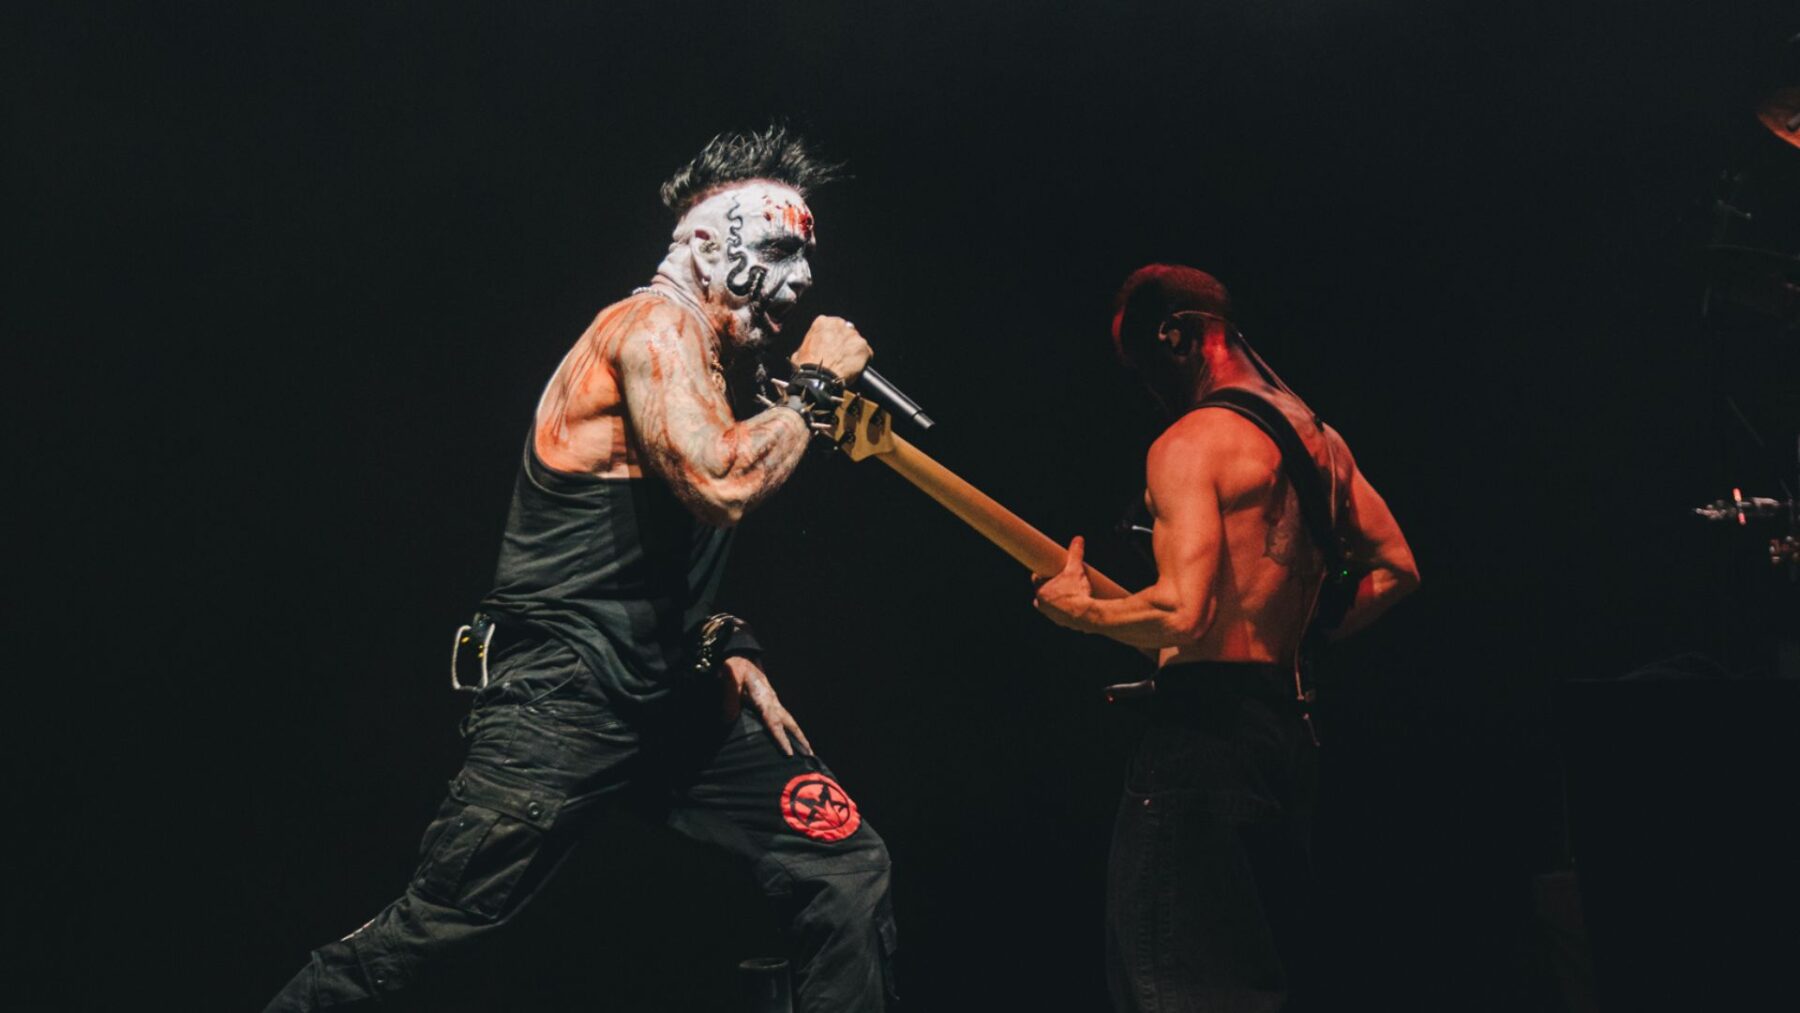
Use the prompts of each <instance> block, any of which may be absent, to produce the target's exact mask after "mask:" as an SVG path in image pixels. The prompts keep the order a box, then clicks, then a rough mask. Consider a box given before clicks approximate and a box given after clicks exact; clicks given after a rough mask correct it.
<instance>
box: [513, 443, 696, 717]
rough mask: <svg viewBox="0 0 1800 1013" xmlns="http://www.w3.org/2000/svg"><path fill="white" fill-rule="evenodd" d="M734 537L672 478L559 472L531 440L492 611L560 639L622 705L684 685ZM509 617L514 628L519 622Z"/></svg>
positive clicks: (515, 494) (515, 493)
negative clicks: (706, 519) (685, 497)
mask: <svg viewBox="0 0 1800 1013" xmlns="http://www.w3.org/2000/svg"><path fill="white" fill-rule="evenodd" d="M730 543H731V530H730V529H721V528H714V527H709V526H707V525H705V524H702V523H701V522H700V521H699V520H697V519H696V518H695V517H694V515H693V514H691V513H689V512H688V510H687V508H686V507H684V506H682V504H681V502H680V501H679V500H677V499H676V498H675V494H674V493H673V492H671V491H670V489H669V487H668V485H667V483H665V482H664V481H663V480H662V479H661V478H658V477H654V476H649V475H646V476H645V477H644V478H631V479H626V478H597V477H594V476H591V475H576V474H569V473H567V472H561V471H557V470H555V469H553V468H551V467H549V466H548V465H546V464H544V463H543V462H542V461H541V460H539V459H538V456H537V451H536V449H535V448H534V447H533V445H532V440H531V438H530V437H527V439H526V441H525V458H524V463H523V465H522V466H521V467H520V469H519V478H518V481H517V483H515V484H514V486H513V499H512V507H511V509H510V510H509V511H508V512H507V518H506V534H505V536H504V537H503V538H502V539H501V542H500V561H499V563H498V564H497V565H496V566H495V570H494V590H493V592H492V593H490V594H489V595H488V596H487V598H486V599H485V600H483V602H482V604H481V608H482V611H484V612H487V613H489V614H490V615H494V616H496V617H497V618H498V619H499V620H500V631H499V633H498V634H496V647H497V648H498V647H502V646H503V645H501V644H499V643H498V641H499V640H501V639H503V638H505V637H506V636H507V630H508V629H509V628H512V629H517V628H518V627H519V626H525V627H529V628H531V629H533V630H536V631H540V632H542V633H544V634H547V635H549V636H552V637H555V638H556V639H558V640H560V641H562V642H563V643H565V644H567V645H569V647H570V648H571V649H573V650H574V651H575V653H576V654H577V655H579V656H580V657H581V659H582V661H583V662H584V663H586V665H587V666H588V668H589V669H590V670H592V671H593V673H594V675H595V676H596V677H598V678H599V680H600V682H601V684H602V685H603V686H605V687H606V688H607V690H608V691H609V692H611V693H616V694H620V695H622V697H623V698H624V699H623V700H622V701H621V702H625V701H636V702H642V703H647V702H650V701H652V700H654V699H656V698H658V697H660V696H662V695H664V694H665V693H667V692H668V691H669V690H670V689H672V688H673V683H674V681H675V679H677V678H678V677H679V676H680V675H681V674H682V673H683V672H685V671H687V669H688V667H689V665H690V664H691V663H692V657H693V636H692V634H693V632H694V631H695V630H696V628H697V627H698V626H699V624H700V623H701V621H702V620H704V619H705V618H706V616H707V615H708V613H709V612H711V611H712V609H711V602H712V597H713V595H714V593H715V592H716V591H717V590H718V585H719V578H720V576H721V575H722V573H723V572H724V569H725V557H726V555H727V552H728V550H729V548H730ZM509 620H510V622H509Z"/></svg>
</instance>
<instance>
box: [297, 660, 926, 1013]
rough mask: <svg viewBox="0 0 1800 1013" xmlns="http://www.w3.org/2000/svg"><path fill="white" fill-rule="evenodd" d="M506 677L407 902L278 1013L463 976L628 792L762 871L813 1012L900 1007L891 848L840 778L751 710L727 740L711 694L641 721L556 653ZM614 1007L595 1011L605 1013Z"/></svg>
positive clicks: (472, 737) (311, 971)
mask: <svg viewBox="0 0 1800 1013" xmlns="http://www.w3.org/2000/svg"><path fill="white" fill-rule="evenodd" d="M494 669H495V670H494V675H495V681H494V682H493V683H492V684H491V685H489V686H488V688H487V689H485V690H483V691H482V693H481V694H480V695H479V696H478V697H477V699H476V703H475V706H474V709H473V710H472V711H471V713H470V715H469V717H468V719H467V720H466V722H465V724H464V732H465V735H466V736H467V738H468V742H469V752H468V758H467V760H466V761H465V763H464V765H463V768H462V771H461V772H460V773H458V774H457V776H456V778H455V779H454V780H453V781H451V783H450V791H449V797H447V798H446V799H445V800H444V802H443V805H442V806H441V807H440V808H439V810H438V813H437V816H436V818H435V819H433V820H432V822H431V825H430V827H429V828H428V829H427V830H426V831H425V837H424V840H423V842H422V843H421V844H420V849H419V866H418V870H417V872H415V873H414V875H413V877H412V880H411V882H410V883H408V884H407V887H406V892H405V893H404V894H402V895H401V896H400V898H399V899H398V900H396V901H394V902H393V903H392V904H389V905H388V906H387V907H386V908H383V909H382V911H381V912H380V913H379V914H377V915H376V916H375V917H374V919H373V920H371V921H370V922H369V923H368V924H366V925H364V926H363V927H362V928H360V929H357V930H356V931H355V932H353V933H351V934H350V935H349V936H347V937H345V938H344V939H342V940H339V941H338V942H334V943H329V944H327V945H325V946H322V947H320V948H319V949H317V950H315V951H314V952H313V955H312V960H311V962H310V963H309V964H308V965H307V966H306V967H305V968H303V969H302V970H301V971H300V973H299V974H298V975H297V976H296V977H295V978H294V980H293V981H291V982H289V983H288V986H287V987H286V988H285V989H283V990H282V992H281V994H280V995H278V996H276V997H275V999H274V1001H273V1002H271V1003H270V1005H269V1007H268V1010H267V1011H266V1013H298V1011H303V1010H319V1009H330V1008H332V1007H335V1006H340V1005H346V1004H354V1003H359V1002H360V1001H363V1000H377V1001H378V1000H381V999H383V998H387V997H391V996H394V995H396V994H403V993H405V992H406V991H407V989H408V988H409V987H410V986H412V985H414V984H417V983H418V982H419V981H420V980H421V979H422V978H425V977H428V976H429V975H430V974H431V972H432V971H433V970H434V969H436V968H439V967H442V966H445V965H446V964H447V963H448V962H450V961H457V960H463V959H475V960H479V959H480V956H479V948H478V943H479V942H480V941H481V940H482V939H483V938H484V937H485V936H487V935H488V934H490V933H491V932H493V931H494V930H496V929H499V928H500V927H501V926H503V925H505V924H506V923H507V921H508V920H509V919H511V918H512V917H513V915H515V914H516V913H518V911H519V910H520V909H521V908H522V907H523V906H524V905H525V904H526V903H527V902H528V901H529V900H530V899H531V897H532V896H533V894H535V893H536V892H537V891H538V890H539V889H540V888H542V887H543V886H544V885H545V884H546V883H547V882H549V881H550V880H551V878H552V877H553V876H554V874H555V872H556V870H557V868H558V867H559V866H560V865H561V864H562V862H563V860H564V859H565V858H566V857H568V855H569V853H570V850H571V849H572V848H573V847H574V846H575V844H576V843H577V841H578V840H579V838H580V836H581V833H580V829H581V824H582V822H583V821H582V819H581V817H582V815H583V812H584V811H589V807H591V806H592V805H593V804H594V803H597V802H601V801H603V800H607V801H610V800H611V799H613V798H617V797H619V793H620V791H621V789H623V788H625V787H627V786H631V787H632V788H634V789H636V791H635V792H634V794H640V793H644V791H645V789H648V790H649V792H648V793H650V794H652V795H654V796H655V797H656V798H657V799H659V800H661V802H660V805H659V808H660V809H661V811H662V812H663V813H664V814H665V815H666V819H667V822H668V825H669V826H671V827H673V828H674V829H675V830H677V831H679V832H680V833H682V834H685V835H686V836H688V837H691V838H694V839H696V840H699V841H703V842H706V843H708V844H712V845H715V846H718V847H721V848H724V849H725V850H727V851H730V852H732V853H734V854H736V855H739V856H741V857H742V858H743V859H744V860H745V861H746V863H747V864H748V865H749V866H750V868H751V870H752V872H753V873H754V875H755V876H756V879H757V882H758V884H759V885H760V886H761V888H762V891H763V893H764V894H765V895H767V896H768V897H769V899H770V900H771V901H772V902H773V903H774V904H775V906H776V907H777V908H778V910H779V912H780V914H781V915H782V917H783V920H784V922H785V924H786V925H787V927H788V935H789V944H790V949H791V953H790V958H791V959H790V963H791V966H792V968H793V973H794V990H795V996H796V1003H795V1007H796V1009H797V1010H801V1011H805V1013H842V1011H874V1010H882V1009H885V1008H887V1006H888V999H889V998H890V996H891V992H892V970H891V957H892V953H893V948H894V921H893V916H892V914H891V912H890V909H889V902H888V853H887V848H886V846H885V845H884V844H883V843H882V840H881V838H880V836H879V835H877V834H876V833H875V829H874V828H873V827H871V826H869V825H868V823H867V822H864V821H863V820H862V818H861V814H860V813H859V812H858V811H857V810H856V808H855V804H854V803H853V802H852V801H851V800H850V798H849V797H848V796H847V795H845V794H844V792H843V789H842V788H841V787H839V786H838V784H837V782H836V781H835V780H834V779H833V778H832V776H831V772H830V771H829V770H828V769H826V768H825V767H824V766H823V764H821V763H820V762H819V761H818V760H816V759H814V758H812V757H807V756H799V755H796V756H791V757H790V756H786V755H783V754H782V752H781V751H780V749H778V748H777V747H776V745H775V743H774V741H773V740H772V739H771V738H770V736H769V734H768V732H767V731H766V730H765V729H764V728H763V727H762V725H761V724H760V723H758V722H757V721H756V720H755V719H754V718H753V717H752V716H751V715H750V714H749V712H748V711H746V712H745V714H744V715H743V716H742V717H740V719H739V720H738V721H737V722H736V724H734V725H730V726H723V725H721V724H720V723H719V718H718V694H717V692H716V690H714V691H712V692H704V691H705V690H706V689H707V687H699V689H700V690H701V691H702V692H697V693H696V694H694V696H693V699H691V700H685V701H677V702H674V703H671V704H670V705H669V706H668V708H667V709H666V713H663V714H662V715H661V716H660V717H658V718H657V719H655V720H649V719H636V720H633V721H629V722H628V721H626V720H624V719H623V718H621V717H620V716H619V714H618V713H616V709H615V708H614V707H613V706H611V705H610V704H609V703H608V700H607V698H606V696H605V694H604V691H603V690H602V689H601V687H600V685H599V683H598V681H597V680H595V679H594V678H593V676H592V675H591V674H590V673H589V672H588V670H587V668H586V667H585V666H584V665H582V664H581V662H580V661H579V660H578V659H577V658H576V657H575V655H574V654H573V652H571V651H570V650H569V649H568V648H566V647H563V646H562V645H561V644H559V643H557V642H556V641H554V640H543V641H539V642H537V643H535V644H531V645H528V646H523V647H521V648H519V649H517V650H515V651H514V652H513V653H512V654H511V656H510V657H508V656H505V655H501V656H500V657H499V658H498V659H497V660H496V662H495V666H494ZM618 914H624V915H626V916H628V915H629V912H621V913H618ZM615 916H616V915H615ZM605 1000H606V997H605V996H595V997H594V1008H595V1009H603V1008H605V1006H606V1001H605Z"/></svg>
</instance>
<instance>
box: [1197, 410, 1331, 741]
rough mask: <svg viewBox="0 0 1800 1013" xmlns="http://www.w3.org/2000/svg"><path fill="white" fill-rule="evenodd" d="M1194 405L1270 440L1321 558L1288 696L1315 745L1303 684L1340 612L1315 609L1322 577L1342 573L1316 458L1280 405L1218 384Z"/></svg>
mask: <svg viewBox="0 0 1800 1013" xmlns="http://www.w3.org/2000/svg"><path fill="white" fill-rule="evenodd" d="M1194 407H1195V408H1196V409H1199V408H1228V409H1230V410H1232V411H1234V412H1237V413H1238V414H1239V415H1241V416H1243V417H1244V418H1246V419H1249V420H1250V421H1251V422H1253V423H1255V424H1256V426H1257V428H1259V429H1261V430H1262V431H1263V432H1264V433H1265V434H1267V435H1268V437H1269V439H1270V440H1273V441H1274V443H1275V446H1276V448H1277V449H1279V450H1280V451H1281V470H1282V473H1283V474H1285V475H1286V476H1287V479H1288V482H1289V484H1291V485H1292V486H1293V487H1294V497H1295V498H1296V499H1297V500H1299V501H1300V516H1301V518H1302V520H1304V521H1305V523H1306V530H1307V532H1308V533H1309V534H1310V535H1311V536H1312V540H1313V544H1314V545H1316V546H1318V549H1319V555H1320V557H1321V558H1322V559H1323V560H1324V563H1325V573H1324V576H1323V577H1321V578H1320V581H1319V584H1318V586H1317V587H1316V588H1315V590H1314V596H1313V605H1312V612H1313V614H1312V617H1311V620H1310V621H1309V622H1308V624H1307V629H1306V632H1305V633H1304V634H1303V635H1302V637H1301V641H1300V642H1301V650H1300V654H1299V663H1298V665H1297V666H1296V667H1295V670H1294V695H1295V696H1296V697H1297V698H1298V699H1299V701H1300V703H1301V706H1302V709H1303V716H1304V718H1305V720H1306V723H1307V731H1308V733H1309V734H1311V735H1312V739H1313V744H1314V745H1318V742H1319V736H1318V733H1317V731H1315V730H1314V729H1313V726H1312V716H1311V714H1310V713H1307V712H1305V708H1306V707H1307V705H1308V704H1309V703H1310V702H1311V700H1312V687H1311V686H1310V685H1308V683H1310V682H1311V681H1312V680H1311V678H1310V676H1311V668H1312V665H1311V662H1312V658H1313V655H1314V654H1315V653H1316V652H1317V650H1318V649H1319V647H1320V646H1322V645H1323V643H1324V640H1325V635H1326V634H1327V633H1328V632H1329V626H1331V625H1335V624H1336V621H1337V620H1338V619H1341V618H1342V616H1341V615H1334V616H1325V615H1322V612H1324V611H1325V609H1323V608H1321V600H1320V599H1321V598H1323V597H1325V594H1324V592H1325V587H1326V584H1327V582H1329V581H1333V580H1338V579H1340V578H1341V577H1342V576H1343V575H1344V573H1345V564H1344V547H1343V543H1342V542H1340V541H1339V540H1338V537H1337V527H1336V525H1335V524H1333V523H1332V520H1331V501H1330V499H1329V498H1328V494H1327V493H1326V491H1325V481H1324V479H1323V478H1321V477H1320V475H1319V466H1318V463H1317V462H1315V461H1314V460H1313V457H1312V454H1310V453H1308V452H1307V450H1306V444H1305V443H1304V442H1302V441H1301V439H1300V434H1299V433H1297V432H1295V431H1294V425H1293V423H1291V422H1289V421H1288V417H1287V415H1285V414H1284V413H1283V412H1282V411H1281V409H1279V408H1277V407H1275V406H1274V405H1273V404H1270V403H1269V402H1268V401H1267V400H1265V399H1263V398H1261V397H1258V396H1257V395H1255V394H1252V393H1250V392H1249V391H1247V390H1244V389H1242V388H1239V387H1224V388H1221V389H1219V390H1216V391H1214V392H1212V393H1211V394H1209V395H1207V396H1206V399H1205V400H1203V401H1201V402H1200V403H1199V404H1197V405H1195V406H1194Z"/></svg>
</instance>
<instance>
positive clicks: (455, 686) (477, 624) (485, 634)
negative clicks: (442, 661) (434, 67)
mask: <svg viewBox="0 0 1800 1013" xmlns="http://www.w3.org/2000/svg"><path fill="white" fill-rule="evenodd" d="M494 629H495V627H494V619H493V617H492V616H490V615H488V614H486V613H484V612H477V613H475V616H474V618H472V619H470V620H469V621H468V622H467V623H465V624H464V625H462V626H459V627H457V629H456V636H455V638H454V639H453V640H452V641H451V644H450V688H451V689H452V690H455V691H456V692H458V693H479V692H481V691H482V690H484V689H486V688H487V685H488V647H489V645H491V644H492V643H493V642H494ZM464 647H467V648H469V649H470V651H471V652H472V653H473V654H474V655H475V659H476V660H477V661H479V662H480V665H481V667H480V669H479V671H480V672H481V682H479V683H477V684H476V685H473V686H471V685H469V684H467V683H465V682H463V681H462V670H461V667H460V663H461V660H462V650H463V648H464Z"/></svg>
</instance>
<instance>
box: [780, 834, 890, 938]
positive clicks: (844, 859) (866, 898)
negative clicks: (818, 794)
mask: <svg viewBox="0 0 1800 1013" xmlns="http://www.w3.org/2000/svg"><path fill="white" fill-rule="evenodd" d="M783 864H784V866H785V869H786V872H787V873H788V875H789V876H790V877H791V880H790V889H791V890H792V892H793V894H794V896H795V899H796V900H797V901H799V902H800V904H801V905H802V907H803V908H804V909H805V911H806V912H807V916H808V917H807V919H806V920H808V921H817V922H829V923H832V924H833V926H834V927H835V926H836V925H837V924H840V923H843V922H848V921H858V922H867V921H870V920H879V919H881V918H887V917H888V915H887V911H888V902H887V898H888V889H889V876H890V873H891V870H892V861H891V860H890V859H889V857H888V850H887V842H885V841H883V840H882V839H881V835H879V834H877V833H876V832H875V828H873V827H871V826H868V825H867V824H864V825H863V826H862V827H861V828H860V829H859V830H858V832H857V833H856V834H855V835H854V836H852V837H850V838H848V839H846V840H844V841H841V842H839V843H838V844H836V845H834V846H833V847H832V849H831V850H829V851H825V852H822V853H816V854H813V855H808V856H806V857H805V858H803V859H800V860H794V859H789V860H788V861H787V862H785V863H783Z"/></svg>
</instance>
